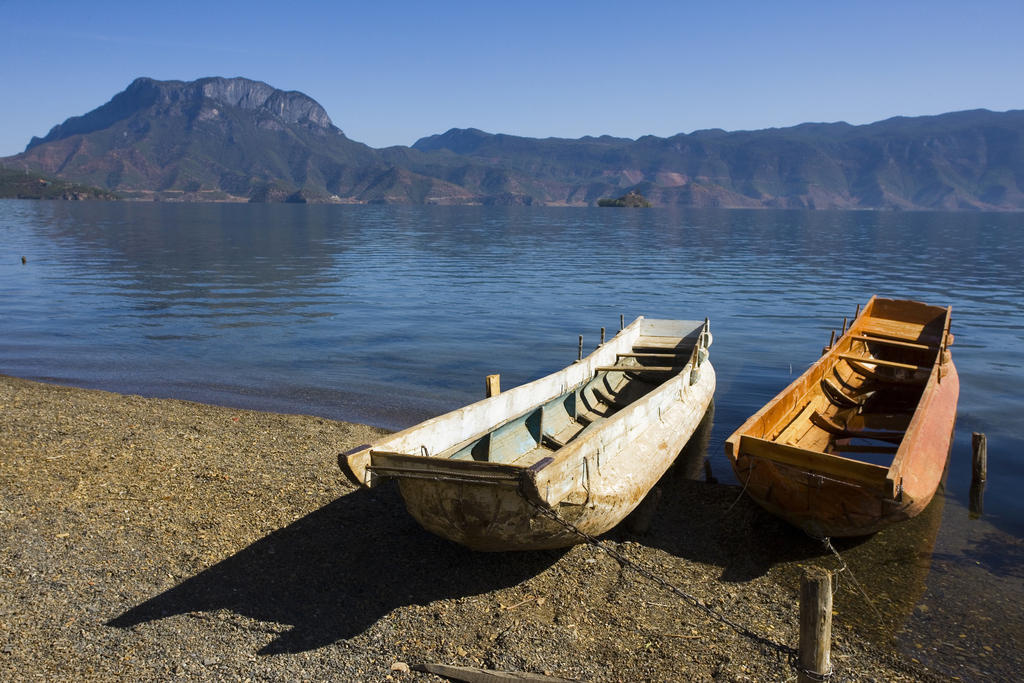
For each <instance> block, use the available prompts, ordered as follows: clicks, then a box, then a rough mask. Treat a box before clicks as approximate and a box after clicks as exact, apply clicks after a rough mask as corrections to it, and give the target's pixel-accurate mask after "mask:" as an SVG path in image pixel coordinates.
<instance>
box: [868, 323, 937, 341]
mask: <svg viewBox="0 0 1024 683" xmlns="http://www.w3.org/2000/svg"><path fill="white" fill-rule="evenodd" d="M924 327H925V326H924V325H918V324H916V323H906V322H901V321H899V320H887V319H885V318H868V319H867V320H865V321H864V323H863V325H861V327H860V329H859V330H858V331H859V332H869V333H875V334H878V335H880V336H883V335H884V336H887V337H890V338H893V339H899V340H903V341H916V340H918V339H920V338H921V334H922V333H923V332H924Z"/></svg>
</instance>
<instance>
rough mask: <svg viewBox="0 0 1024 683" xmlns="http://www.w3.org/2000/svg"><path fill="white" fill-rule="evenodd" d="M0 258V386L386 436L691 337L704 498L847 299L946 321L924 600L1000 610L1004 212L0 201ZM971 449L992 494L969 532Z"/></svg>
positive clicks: (1011, 294)
mask: <svg viewBox="0 0 1024 683" xmlns="http://www.w3.org/2000/svg"><path fill="white" fill-rule="evenodd" d="M0 247H2V248H0V324H2V330H3V331H2V334H0V373H4V374H8V375H15V376H18V377H24V378H28V379H36V380H42V381H48V382H55V383H61V384H70V385H76V386H81V387H89V388H99V389H106V390H109V391H116V392H119V393H134V394H140V395H143V396H153V397H173V398H182V399H188V400H193V401H200V402H205V403H214V404H220V405H229V406H237V407H245V408H253V409H258V410H267V411H274V412H290V413H304V414H312V415H320V416H324V417H329V418H332V419H339V420H348V421H354V422H365V423H370V424H376V425H380V426H384V427H389V428H392V429H399V428H402V427H406V426H409V425H412V424H415V423H417V422H420V421H422V420H423V419H425V418H427V417H430V416H433V415H436V414H440V413H443V412H446V411H448V410H451V409H454V408H457V407H459V406H462V405H465V404H466V403H470V402H473V401H476V400H479V399H480V398H482V397H483V392H484V377H485V376H486V375H488V374H494V373H499V374H500V375H501V383H502V387H503V388H506V389H507V388H510V387H512V386H515V385H518V384H522V383H524V382H527V381H530V380H533V379H536V378H538V377H541V376H543V375H546V374H548V373H550V372H553V371H555V370H557V369H559V368H561V367H564V366H565V365H567V364H569V363H571V362H572V361H573V360H574V359H575V358H576V353H577V343H578V335H581V334H582V335H583V336H584V345H585V351H586V352H589V351H590V350H591V349H593V347H594V346H595V345H596V344H597V342H598V340H599V335H600V329H601V327H605V328H607V330H608V334H609V336H610V335H612V334H614V333H615V331H617V330H618V327H619V321H620V316H624V318H625V321H626V322H627V323H628V322H630V321H632V320H633V319H634V318H635V317H637V316H639V315H644V316H646V317H652V318H658V317H666V318H686V319H703V318H704V317H709V318H710V320H711V328H712V331H713V332H714V335H715V339H714V345H713V347H712V348H711V360H712V362H713V363H714V366H715V369H716V371H717V373H718V390H717V393H716V396H715V407H716V410H715V417H714V430H713V434H712V439H711V447H710V458H711V463H712V466H713V469H714V472H715V474H716V476H718V478H719V479H720V480H725V481H733V479H732V474H731V472H730V471H729V468H728V464H727V461H726V459H725V457H724V454H723V452H722V449H721V447H720V444H721V442H722V441H723V440H724V439H725V437H727V436H728V435H729V434H730V433H731V432H732V430H733V429H735V428H736V427H737V426H738V425H739V424H741V423H742V422H743V421H744V420H745V419H746V417H748V416H749V415H750V414H752V413H753V412H755V411H756V410H757V409H758V408H759V407H760V406H761V405H763V404H764V403H765V402H766V401H768V400H769V399H770V398H771V397H772V396H774V395H775V394H776V393H778V391H779V390H781V389H782V388H783V387H784V386H786V385H787V384H788V383H789V381H791V379H792V378H794V377H796V376H797V375H799V374H800V373H801V372H802V371H803V370H804V369H805V368H806V367H807V366H808V365H809V364H811V363H812V362H813V361H814V360H816V359H817V358H818V356H819V355H820V353H821V348H822V346H824V345H825V344H827V342H828V339H829V334H830V332H831V330H833V329H836V330H838V329H839V328H841V327H842V324H843V318H844V317H852V316H853V314H854V311H855V308H856V306H857V304H858V303H859V304H864V303H866V302H867V300H868V299H869V298H870V297H871V296H872V295H873V294H877V295H879V296H886V297H894V298H911V299H917V300H920V301H925V302H928V303H931V304H937V305H951V306H952V307H953V328H952V331H953V333H954V334H955V337H956V339H955V343H954V345H953V347H952V351H953V359H954V361H955V362H956V365H957V368H958V370H959V373H960V378H961V390H960V402H959V411H958V421H957V432H956V439H955V443H954V447H953V454H952V459H951V463H950V470H949V477H948V485H947V490H946V498H945V501H944V505H945V508H944V510H940V513H939V514H940V516H941V518H942V524H941V527H942V530H941V531H940V532H939V534H938V540H937V542H936V545H935V550H934V558H935V559H934V560H933V562H932V565H931V572H930V575H929V576H930V577H931V578H929V579H928V581H929V582H933V583H929V584H928V586H929V591H930V592H928V593H927V594H926V595H930V596H932V599H936V600H937V599H939V598H938V597H937V594H938V593H939V592H941V591H939V590H938V589H937V588H936V586H938V585H940V584H939V583H934V582H936V581H938V582H941V581H942V580H945V579H947V578H948V577H949V576H952V575H953V574H955V573H956V571H959V570H960V569H963V570H964V571H968V570H970V571H974V572H982V574H981V575H980V576H981V577H982V578H983V579H984V581H986V582H987V583H984V587H983V588H982V589H979V590H983V591H984V592H985V594H986V596H988V598H991V599H993V600H1002V599H1004V598H1005V599H1006V600H1010V599H1011V597H1012V599H1013V600H1015V601H1018V602H1019V600H1020V598H1019V595H1020V594H1021V592H1022V591H1021V584H1022V582H1024V569H1022V567H1021V561H1022V559H1024V551H1022V549H1021V547H1022V546H1021V540H1020V539H1022V538H1024V495H1021V491H1022V490H1024V269H1022V266H1024V215H1020V214H975V213H910V212H825V211H818V212H815V211H743V210H693V209H690V210H684V209H680V210H668V209H665V210H661V209H658V210H641V211H632V210H611V209H580V208H572V209H562V208H535V207H510V208H502V207H429V206H427V207H421V206H417V207H396V206H313V205H309V206H307V205H235V204H148V203H68V202H30V201H2V202H0ZM22 256H24V257H25V258H26V259H27V264H25V265H22V263H21V257H22ZM972 432H984V433H986V434H987V437H988V463H989V478H988V489H987V491H986V494H985V513H986V514H985V516H984V517H983V518H982V519H981V520H978V521H973V522H968V521H967V512H966V505H967V497H968V488H969V484H970V461H971V443H970V441H971V433H972ZM942 567H946V568H947V569H946V570H942V569H941V568H942ZM950 568H952V569H950ZM943 571H945V573H944V574H943ZM939 574H942V576H939ZM862 582H863V577H862ZM943 585H944V584H943ZM942 590H943V591H945V590H952V589H945V588H944V589H942ZM1006 596H1011V597H1006ZM947 597H948V599H952V596H947ZM925 606H926V607H927V605H925ZM947 606H948V605H947ZM923 611H927V610H923ZM923 618H924V617H922V616H920V615H918V613H917V611H915V612H914V613H913V615H912V616H911V617H909V619H910V621H911V622H912V623H913V621H914V619H918V620H919V621H920V620H921V619H923ZM919 628H921V629H923V628H925V627H924V626H920V625H919ZM1015 628H1020V627H1019V625H1018V626H1016V627H1015ZM957 635H959V634H957ZM1016 642H1017V641H1013V643H1016ZM908 647H913V646H912V645H910V646H908ZM1006 647H1007V648H1008V649H1009V648H1011V647H1014V646H1013V645H1011V644H1010V643H1009V642H1008V643H1007V645H1006ZM1021 647H1024V646H1022V645H1016V647H1015V649H1016V653H1015V654H1014V657H1017V659H1013V657H1011V658H1010V659H1006V660H1005V661H1006V663H1010V662H1013V661H1017V662H1019V661H1020V659H1019V657H1020V648H1021ZM927 649H928V646H927V643H926V647H924V648H923V650H924V651H925V652H924V653H923V654H922V648H918V651H917V656H921V657H925V658H926V660H927V657H928V656H932V657H935V658H936V659H935V662H936V666H938V667H939V668H943V667H945V668H950V667H953V668H952V669H950V670H951V671H952V670H953V669H955V667H956V666H957V664H956V661H955V660H954V659H950V661H951V662H953V663H952V664H948V665H947V664H943V662H944V661H945V660H942V659H941V657H940V654H941V653H939V654H933V655H928V654H927ZM936 652H939V650H938V649H936ZM997 654H998V653H997ZM923 661H924V660H923ZM927 661H932V660H927ZM983 664H985V662H982V663H979V664H977V667H978V670H979V671H982V672H984V666H983ZM962 666H967V667H968V668H967V669H964V668H961V669H956V671H957V672H958V673H957V675H960V676H962V677H966V678H970V676H971V675H972V670H971V669H970V667H971V666H973V664H968V665H962ZM979 675H980V674H979Z"/></svg>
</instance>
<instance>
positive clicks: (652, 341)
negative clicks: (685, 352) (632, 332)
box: [633, 337, 693, 351]
mask: <svg viewBox="0 0 1024 683" xmlns="http://www.w3.org/2000/svg"><path fill="white" fill-rule="evenodd" d="M691 346H693V342H692V341H690V340H688V339H686V338H684V337H640V338H638V339H637V340H636V341H635V342H633V350H634V351H636V350H637V349H652V350H661V349H665V350H674V349H680V348H687V349H689V348H690V347H691Z"/></svg>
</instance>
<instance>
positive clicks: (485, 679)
mask: <svg viewBox="0 0 1024 683" xmlns="http://www.w3.org/2000/svg"><path fill="white" fill-rule="evenodd" d="M409 668H410V669H412V670H413V671H420V672H423V673H431V674H435V675H437V676H444V677H445V678H447V679H449V680H452V681H462V683H576V681H574V680H572V679H569V678H557V677H555V676H546V675H544V674H534V673H527V672H524V671H493V670H490V669H475V668H473V667H469V666H451V665H448V664H414V665H413V666H411V667H409Z"/></svg>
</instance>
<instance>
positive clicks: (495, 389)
mask: <svg viewBox="0 0 1024 683" xmlns="http://www.w3.org/2000/svg"><path fill="white" fill-rule="evenodd" d="M486 389H487V398H490V397H492V396H497V395H498V394H500V393H501V375H487V382H486Z"/></svg>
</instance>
